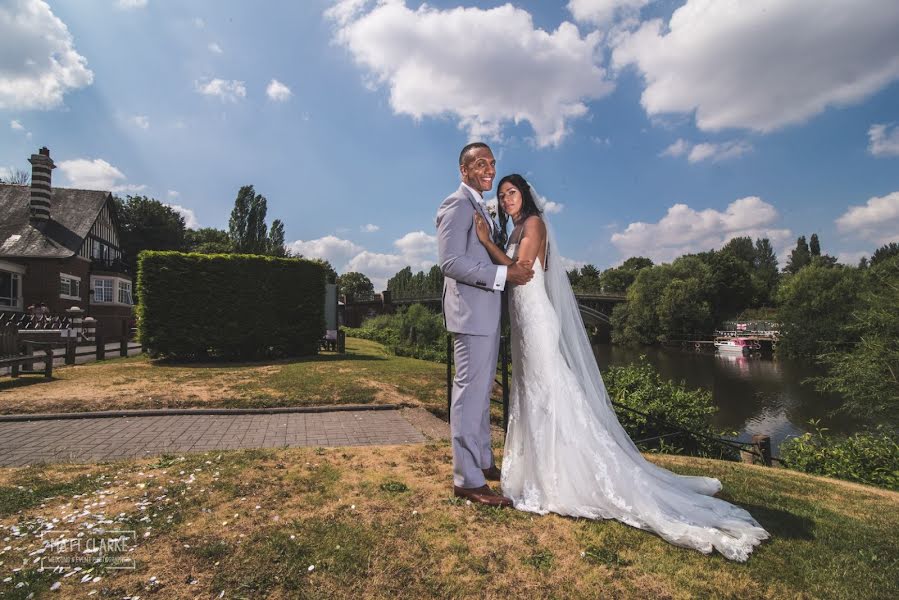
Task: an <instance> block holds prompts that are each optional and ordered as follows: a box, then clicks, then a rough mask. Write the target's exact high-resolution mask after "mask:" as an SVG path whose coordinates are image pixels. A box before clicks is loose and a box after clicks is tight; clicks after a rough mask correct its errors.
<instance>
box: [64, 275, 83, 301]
mask: <svg viewBox="0 0 899 600" xmlns="http://www.w3.org/2000/svg"><path fill="white" fill-rule="evenodd" d="M63 279H68V280H69V281H70V283H69V291H71V289H72V288H71V282H72V281H74V282H76V283H77V284H78V294H77V295H74V294H63V293H62V289H60V292H59V297H60V298H64V299H66V300H81V278H80V277H78V276H77V275H69V274H68V273H60V274H59V287H60V288H62V281H63Z"/></svg>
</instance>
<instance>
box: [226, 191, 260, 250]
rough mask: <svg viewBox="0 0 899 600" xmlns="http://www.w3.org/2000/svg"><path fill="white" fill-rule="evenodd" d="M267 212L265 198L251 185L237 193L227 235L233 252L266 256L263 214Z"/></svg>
mask: <svg viewBox="0 0 899 600" xmlns="http://www.w3.org/2000/svg"><path fill="white" fill-rule="evenodd" d="M266 212H268V206H267V202H266V200H265V196H263V195H262V194H257V193H256V190H255V189H253V186H252V185H245V186H243V187H241V188H240V191H238V192H237V198H236V199H235V200H234V209H233V210H232V211H231V218H230V219H229V220H228V235H229V236H230V237H231V243H232V244H233V245H234V251H235V252H238V253H240V254H266V252H267V251H268V249H269V247H268V238H267V235H266V233H267V227H266V225H265V214H266Z"/></svg>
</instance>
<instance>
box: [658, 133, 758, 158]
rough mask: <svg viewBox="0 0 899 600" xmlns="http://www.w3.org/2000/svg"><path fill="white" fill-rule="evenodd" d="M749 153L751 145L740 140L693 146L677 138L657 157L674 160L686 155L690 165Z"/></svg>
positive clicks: (703, 143)
mask: <svg viewBox="0 0 899 600" xmlns="http://www.w3.org/2000/svg"><path fill="white" fill-rule="evenodd" d="M751 151H752V144H750V143H748V142H744V141H742V140H731V141H728V142H721V143H718V144H714V143H711V142H702V143H699V144H695V145H694V144H691V143H690V142H688V141H687V140H685V139H683V138H678V140H677V141H676V142H674V143H673V144H671V145H670V146H668V147H667V148H665V149H664V150H662V151H661V152H660V153H659V156H672V157H675V158H676V157H679V156H684V155H686V156H687V160H688V161H690V162H691V163H698V162H702V161H704V160H709V161H711V162H718V161H722V160H726V159H728V158H736V157H738V156H742V155H744V154H746V153H747V152H751Z"/></svg>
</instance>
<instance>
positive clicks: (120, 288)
mask: <svg viewBox="0 0 899 600" xmlns="http://www.w3.org/2000/svg"><path fill="white" fill-rule="evenodd" d="M131 290H132V284H131V282H130V281H128V280H127V279H119V280H117V281H116V297H117V298H118V301H119V304H125V305H127V306H131V305H132V304H134V296H132V295H131ZM122 292H125V293H127V294H128V301H127V302H123V301H122Z"/></svg>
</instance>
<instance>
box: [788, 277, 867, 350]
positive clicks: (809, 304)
mask: <svg viewBox="0 0 899 600" xmlns="http://www.w3.org/2000/svg"><path fill="white" fill-rule="evenodd" d="M862 273H863V272H862V271H859V270H858V269H855V268H853V267H844V266H841V265H836V266H834V267H824V266H818V265H809V266H808V267H805V268H804V269H802V270H801V271H799V272H798V273H796V275H794V276H792V277H790V278H788V279H787V280H786V281H784V283H783V284H782V285H781V287H780V289H779V290H778V294H777V295H778V298H777V300H778V309H777V311H778V316H779V318H780V321H781V323H782V325H781V337H780V340H779V341H778V342H777V352H778V354H781V355H784V356H790V357H808V358H810V357H813V356H816V355H818V354H823V353H825V352H828V351H833V350H835V349H840V348H843V347H844V346H845V345H846V344H848V343H849V342H851V341H852V338H851V335H850V334H849V333H848V332H847V331H846V329H845V325H846V324H847V323H848V322H849V320H850V315H851V314H852V312H853V311H854V310H855V308H856V302H857V298H858V295H859V291H860V290H859V283H860V280H861V274H862Z"/></svg>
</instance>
